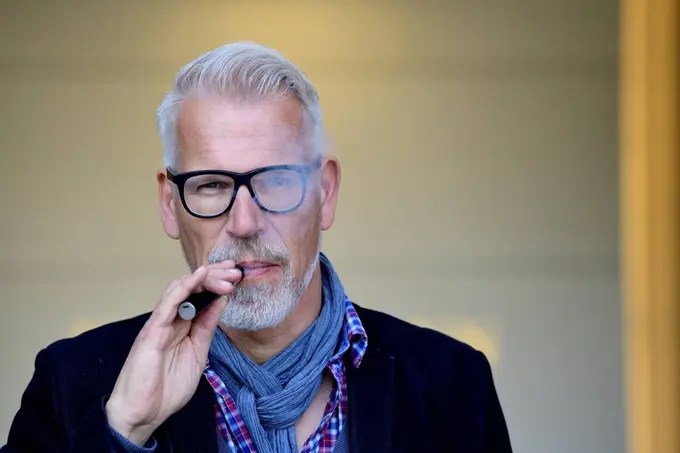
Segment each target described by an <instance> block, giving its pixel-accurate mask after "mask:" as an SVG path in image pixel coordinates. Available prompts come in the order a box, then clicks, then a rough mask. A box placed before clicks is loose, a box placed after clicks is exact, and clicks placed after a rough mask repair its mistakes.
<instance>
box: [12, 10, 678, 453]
mask: <svg viewBox="0 0 680 453" xmlns="http://www.w3.org/2000/svg"><path fill="white" fill-rule="evenodd" d="M632 3H635V2H632ZM660 3H663V4H666V5H670V4H671V3H673V2H670V1H667V0H664V1H661V2H660ZM669 8H670V7H669ZM672 11H677V9H675V10H672ZM667 12H668V11H666V13H667ZM621 17H622V11H621V6H620V5H619V3H618V2H617V1H613V0H598V1H591V0H588V1H586V0H516V1H514V2H501V1H487V2H480V1H472V0H469V1H468V0H460V1H459V0H456V1H444V0H441V1H436V0H421V1H418V2H416V1H390V2H388V1H372V2H361V1H349V0H348V1H342V2H330V1H325V2H323V1H322V2H319V1H316V2H312V1H302V0H295V1H287V2H282V1H269V2H264V1H249V2H245V1H222V2H218V1H193V2H191V3H189V2H179V1H157V0H153V1H152V0H147V1H144V2H133V1H121V0H119V1H117V2H91V1H90V2H88V1H72V0H68V1H67V0H62V1H60V2H40V1H7V0H5V1H2V2H0V97H1V99H2V102H1V103H0V125H1V126H0V128H1V133H0V168H1V169H2V178H0V194H1V195H0V196H1V197H2V198H1V200H2V206H1V207H2V210H1V211H2V222H1V224H0V228H1V230H0V271H1V272H0V307H1V308H2V317H0V340H1V341H0V343H1V344H2V350H1V351H0V383H1V384H2V385H1V386H0V439H1V441H0V444H2V442H4V439H5V437H4V436H6V433H7V431H8V429H9V425H10V423H11V420H12V418H13V416H14V414H15V413H16V410H17V409H18V407H19V402H20V397H21V394H22V392H23V390H24V389H25V387H26V385H27V383H28V381H29V379H30V376H31V374H32V372H33V360H34V358H35V355H36V353H37V352H38V351H39V350H40V348H42V347H44V346H46V345H47V344H49V343H51V342H53V341H55V340H57V339H60V338H64V337H68V336H72V335H76V334H78V333H80V332H82V331H83V330H86V329H90V328H93V327H96V326H98V325H101V324H104V323H107V322H111V321H114V320H118V319H122V318H125V317H131V316H134V315H136V314H139V313H141V312H145V311H148V310H150V309H151V308H152V307H153V305H154V304H155V302H156V300H157V298H158V296H159V294H160V293H161V291H162V290H163V288H164V287H165V285H166V284H167V282H168V280H170V279H172V278H175V277H176V276H178V275H180V274H182V273H184V272H185V264H184V261H183V258H182V255H181V251H180V248H179V245H178V244H177V243H176V242H173V241H171V240H170V239H168V238H167V237H166V236H165V235H164V233H163V231H162V229H161V225H160V221H159V218H158V208H157V199H156V182H155V179H154V176H155V171H156V170H157V169H159V168H160V167H161V165H162V161H161V154H162V150H161V144H160V140H159V138H158V136H157V133H156V126H155V118H154V115H155V109H156V108H157V106H158V104H159V102H160V101H161V99H162V98H163V96H164V95H165V93H166V92H167V91H168V90H169V89H170V88H171V84H172V81H173V78H174V75H175V72H176V71H177V70H178V69H179V68H180V66H181V65H183V64H185V63H187V62H189V61H190V60H192V59H193V58H195V57H196V56H198V55H199V54H201V53H203V52H204V51H206V50H208V49H211V48H214V47H217V46H220V45H222V44H225V43H227V42H229V41H233V40H254V41H258V42H260V43H262V44H265V45H270V46H273V47H275V48H277V49H278V50H280V51H281V52H283V53H284V54H285V55H286V56H287V57H288V58H290V59H291V60H292V61H293V62H294V63H296V64H297V65H298V66H299V67H300V68H301V69H302V70H303V71H305V72H306V73H307V74H308V75H309V76H310V78H311V79H312V82H313V83H314V84H315V85H316V87H317V89H318V91H319V93H320V96H321V103H322V108H323V109H324V115H325V122H326V128H327V130H328V132H329V134H330V136H331V139H332V143H333V149H332V153H333V154H335V155H336V156H338V158H339V159H340V162H341V165H342V169H343V181H342V187H341V192H340V204H339V207H338V215H337V220H336V224H335V225H334V227H333V228H332V229H331V230H330V231H329V232H328V233H327V234H326V235H325V237H324V251H325V253H327V254H328V256H329V257H330V258H331V260H333V262H334V264H335V266H336V267H337V269H338V271H339V273H340V276H341V277H342V279H343V281H344V284H345V286H346V288H347V289H348V292H349V294H350V297H351V298H352V299H353V300H354V301H356V302H357V303H359V304H361V305H364V306H366V307H370V308H374V309H378V310H382V311H386V312H389V313H391V314H394V315H396V316H398V317H401V318H403V319H406V320H409V321H412V322H415V323H418V324H420V325H427V326H430V327H434V328H436V329H438V330H441V331H443V332H445V333H448V334H450V335H452V336H455V337H457V338H459V339H461V340H463V341H466V342H468V343H470V344H471V345H473V346H474V347H476V348H478V349H480V350H482V351H483V352H485V353H486V354H487V356H488V357H489V359H490V360H491V363H492V366H493V369H494V374H495V378H496V381H497V387H498V392H499V395H500V398H501V401H502V404H503V407H504V410H505V415H506V418H507V422H508V426H509V429H510V433H511V437H512V441H513V444H514V447H515V449H516V451H518V452H525V453H546V452H551V453H553V452H554V453H571V452H602V453H609V452H611V453H619V452H623V451H626V449H628V450H629V451H633V446H634V445H643V444H642V443H640V441H639V438H636V437H634V435H632V434H630V432H629V431H630V430H627V429H626V426H627V425H626V424H627V423H628V424H629V425H628V426H629V427H630V426H632V428H630V429H633V428H635V426H638V427H639V426H642V425H636V424H635V422H631V419H630V418H629V419H628V422H627V421H626V420H627V415H626V414H627V408H630V407H631V406H630V404H628V403H631V401H630V399H629V398H633V399H635V396H632V397H631V395H632V393H631V392H634V390H630V387H629V390H626V388H627V387H626V382H627V380H626V376H629V377H630V376H632V374H634V373H635V370H638V368H630V367H629V368H628V374H627V372H626V369H627V368H626V366H627V364H629V362H628V361H627V359H626V358H627V357H628V356H627V355H626V351H627V349H626V344H627V343H626V342H627V340H630V338H628V337H626V331H625V326H626V325H627V324H626V319H629V318H627V317H626V316H627V315H626V313H632V312H631V311H630V310H629V311H627V308H626V307H627V305H626V303H625V302H626V298H625V297H624V296H625V294H624V293H623V291H624V290H625V289H626V288H628V289H631V287H627V286H626V285H625V284H624V283H625V282H624V280H623V278H624V277H625V272H626V269H628V268H626V267H625V261H624V260H623V258H624V257H625V255H624V254H623V253H622V251H621V250H622V249H621V247H620V246H621V244H622V243H624V242H625V239H626V237H624V236H622V233H621V232H622V231H625V230H622V223H621V221H622V219H624V220H625V218H624V217H623V216H624V214H625V211H624V212H622V210H621V206H622V204H621V203H622V199H621V197H620V194H621V193H622V191H624V189H625V182H626V181H625V180H622V179H621V178H622V176H621V175H624V178H625V177H627V176H625V175H626V173H625V172H622V170H621V169H622V168H623V167H624V166H625V162H624V160H623V158H622V156H624V157H625V156H626V154H625V152H624V151H625V149H624V148H625V146H624V145H625V143H623V142H622V140H621V138H622V135H621V134H620V129H619V124H620V122H619V120H620V112H621V109H622V107H623V106H624V105H623V103H622V99H623V100H625V99H626V98H625V97H623V98H622V97H621V96H620V91H621V86H622V83H623V82H625V81H623V80H621V77H620V74H621V73H620V68H621V67H622V65H623V63H624V62H622V60H621V58H620V56H621V54H620V49H621V39H620V36H622V33H621V28H620V27H621ZM629 17H632V16H630V15H629ZM636 17H638V16H636ZM644 18H648V16H644ZM631 20H632V19H631ZM645 20H646V19H645ZM676 23H677V22H676ZM645 24H646V25H644V26H645V27H646V28H645V30H648V29H649V28H650V27H649V26H648V23H647V22H645ZM650 42H652V41H649V40H645V41H644V45H642V47H641V51H644V49H648V48H649V46H648V45H649V43H650ZM662 48H663V46H662ZM675 49H677V46H676V47H675ZM643 55H646V54H643ZM631 67H632V66H631ZM644 67H646V66H644V64H643V65H642V68H644ZM645 80H646V81H649V80H651V79H645ZM676 85H677V83H676ZM646 86H648V87H649V86H650V85H649V84H647V85H646ZM661 97H664V96H661ZM676 99H677V98H676ZM643 104H644V103H643ZM644 106H648V104H644ZM644 106H643V107H644ZM643 113H644V112H643ZM657 113H659V112H658V111H657ZM631 118H632V119H631V121H633V119H634V118H633V117H632V116H631ZM656 118H657V121H656V122H655V123H654V124H657V125H658V124H659V121H658V118H659V117H658V116H657V117H656ZM671 129H675V126H673V127H671V128H670V129H668V130H669V134H672V132H670V131H671ZM645 131H649V129H648V128H647V129H645ZM625 137H627V136H624V141H625ZM644 137H648V135H644ZM673 137H676V136H673ZM633 138H634V137H633ZM631 140H632V141H634V140H633V139H631ZM626 143H627V142H626ZM636 143H638V142H636ZM640 143H641V142H640ZM640 143H638V144H640ZM674 143H675V142H674ZM643 144H644V143H643ZM675 149H676V148H675ZM676 150H677V149H676ZM675 162H677V159H676V160H675ZM662 167H664V166H663V165H662ZM636 168H637V167H636ZM645 168H646V167H645ZM657 169H658V167H657ZM675 175H676V176H677V173H675ZM631 177H633V178H634V175H633V176H631ZM643 179H644V178H643ZM652 179H653V178H652ZM645 181H648V182H649V181H650V178H646V179H645ZM675 181H676V180H675V179H672V178H671V183H675ZM671 187H675V186H673V185H672V184H671ZM623 206H625V205H623ZM665 215H668V214H665ZM630 216H631V217H630V218H647V217H645V215H644V214H642V217H639V216H638V215H635V214H631V215H630ZM656 218H658V215H657V217H656ZM669 222H670V223H669V224H668V225H669V226H670V227H672V226H673V225H677V222H676V221H675V220H669ZM673 222H675V223H673ZM640 228H644V225H643V226H641V227H640ZM664 228H669V227H664ZM636 231H639V230H634V231H633V233H635V232H636ZM645 231H647V230H645ZM664 231H665V230H664ZM645 234H646V233H645ZM643 236H644V234H643ZM645 237H647V236H645ZM674 237H675V236H674ZM665 244H666V245H667V246H668V247H671V246H674V245H673V244H675V245H677V242H675V243H672V242H671V243H669V242H665ZM662 249H663V250H662ZM644 250H647V249H644ZM655 250H657V252H658V253H662V254H663V253H667V252H665V251H664V250H670V248H668V249H665V248H664V247H661V249H659V247H657V248H656V249H655ZM646 256H647V255H646ZM674 257H676V255H672V256H671V258H670V259H671V260H672V259H675V258H674ZM647 259H648V260H653V259H654V256H652V257H651V258H650V257H649V256H647ZM672 263H677V261H672V262H671V264H672ZM671 269H672V268H671ZM675 270H677V267H676V268H675ZM622 272H623V273H622ZM640 272H643V271H640ZM671 280H672V279H671V277H670V276H666V280H664V281H665V282H666V283H667V284H669V285H670V286H667V287H670V288H671V293H667V294H665V296H664V297H665V299H664V300H665V301H669V300H672V299H673V298H674V297H675V295H677V292H675V293H673V292H672V291H673V288H675V287H674V286H673V284H672V283H668V282H669V281H671ZM645 281H646V282H647V283H649V282H650V280H645ZM632 288H633V289H636V288H637V289H639V287H637V286H635V287H632ZM645 288H648V286H647V287H645ZM643 289H644V288H643ZM636 294H638V295H639V296H641V297H639V298H638V299H635V300H638V301H639V300H648V299H646V298H645V297H644V296H645V294H644V291H642V292H639V291H638V293H636ZM631 303H632V302H631ZM645 303H646V302H643V305H637V307H641V308H640V309H641V310H643V311H642V312H636V313H638V314H639V313H646V312H645V311H644V310H646V308H645V307H647V306H646V305H645ZM654 313H656V315H657V316H660V317H661V318H664V317H666V318H667V317H668V316H664V315H663V313H666V314H667V313H668V312H658V311H657V312H654ZM660 313H661V314H660ZM636 319H638V320H639V319H640V318H636ZM641 322H642V321H641ZM644 322H647V321H644ZM645 326H647V327H648V329H652V327H650V326H652V325H651V324H645ZM645 332H646V334H649V330H647V331H645ZM645 332H643V333H642V334H643V335H644V334H645ZM673 332H675V333H676V334H677V329H676V330H674V331H671V333H673ZM659 341H667V340H659ZM635 344H638V343H635ZM650 348H651V347H650ZM650 348H647V349H645V351H651V350H652V349H650ZM654 350H655V349H654ZM643 353H644V351H643ZM645 357H646V356H645ZM636 363H637V365H640V364H642V368H644V369H646V370H647V371H649V368H645V367H647V366H648V364H646V363H645V362H644V359H642V361H641V362H636ZM656 363H657V365H658V362H656ZM663 363H667V362H663ZM672 363H677V362H672ZM637 365H636V367H637ZM649 366H651V365H649ZM631 373H632V374H631ZM649 374H650V373H648V374H647V375H646V376H647V378H649ZM651 374H653V373H651ZM673 376H677V374H675V375H673ZM635 382H639V381H635ZM645 382H647V381H645ZM669 382H670V381H669ZM643 384H644V383H643ZM631 385H633V384H631ZM648 387H649V388H651V385H649V386H648ZM648 387H644V389H643V390H641V392H642V393H644V392H645V391H646V390H648ZM669 388H675V387H669ZM638 394H639V393H637V394H635V395H638ZM647 396H649V395H647ZM666 397H668V394H666ZM650 398H651V397H650ZM657 400H658V398H657ZM645 401H647V400H645ZM658 402H659V401H657V403H658ZM631 404H632V403H631ZM650 404H652V403H650ZM652 406H653V404H652ZM645 407H646V409H648V410H650V411H651V409H650V407H651V406H650V407H647V406H645ZM647 413H651V412H644V411H643V412H642V413H641V412H638V411H636V414H638V415H639V416H641V415H644V414H647ZM631 417H632V416H631ZM650 417H651V416H650ZM645 420H646V421H648V422H649V421H650V420H651V422H649V423H651V425H652V426H654V423H653V422H654V420H657V421H658V419H654V418H653V417H651V418H649V420H647V419H645ZM675 420H677V418H676V419H675ZM645 426H647V425H645ZM650 429H652V430H653V429H654V428H653V427H652V428H650ZM627 432H628V433H627ZM651 437H654V436H651ZM651 437H650V438H651ZM635 442H638V443H635ZM633 444H634V445H633ZM645 445H646V444H645ZM650 445H651V444H650ZM635 451H636V452H637V451H639V452H642V451H650V452H651V451H657V452H658V451H662V450H660V449H656V450H642V449H635ZM663 451H666V450H663ZM668 451H670V450H668Z"/></svg>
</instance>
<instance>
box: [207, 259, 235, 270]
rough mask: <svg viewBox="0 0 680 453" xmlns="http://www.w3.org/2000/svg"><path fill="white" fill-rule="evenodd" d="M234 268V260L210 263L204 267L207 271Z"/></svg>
mask: <svg viewBox="0 0 680 453" xmlns="http://www.w3.org/2000/svg"><path fill="white" fill-rule="evenodd" d="M234 266H236V262H235V261H234V260H226V261H220V262H219V263H210V264H208V265H206V267H207V268H208V269H213V268H215V269H220V268H222V269H233V268H234Z"/></svg>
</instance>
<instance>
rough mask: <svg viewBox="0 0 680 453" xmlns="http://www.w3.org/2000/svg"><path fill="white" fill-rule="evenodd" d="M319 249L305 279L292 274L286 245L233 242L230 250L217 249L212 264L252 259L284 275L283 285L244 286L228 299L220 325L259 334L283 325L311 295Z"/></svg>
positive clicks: (218, 247)
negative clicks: (270, 264) (278, 268)
mask: <svg viewBox="0 0 680 453" xmlns="http://www.w3.org/2000/svg"><path fill="white" fill-rule="evenodd" d="M320 251H321V236H319V245H318V247H317V251H316V253H315V254H314V258H312V260H311V262H310V263H309V265H308V266H307V269H306V270H305V273H304V275H303V276H302V278H297V279H296V278H295V277H294V276H293V273H292V266H291V261H290V253H289V252H288V249H286V248H285V246H284V245H283V244H280V245H278V244H277V245H266V244H262V243H260V242H259V240H257V239H236V240H232V243H231V244H230V245H229V246H217V247H215V248H214V249H213V250H212V251H211V252H210V254H209V255H208V262H209V263H219V262H222V261H226V260H230V259H231V260H234V261H239V260H240V259H242V258H244V257H246V256H248V257H249V258H251V259H256V260H263V261H272V262H275V263H278V264H279V265H280V266H281V269H282V271H283V279H282V281H281V282H279V283H275V284H273V283H267V282H265V283H240V284H237V285H236V286H235V287H234V291H233V292H232V293H231V294H229V295H226V296H223V297H225V298H226V299H227V305H226V307H225V309H224V311H223V312H222V314H221V315H220V323H221V324H222V325H224V326H226V327H230V328H233V329H237V330H246V331H258V330H263V329H267V328H270V327H274V326H276V325H278V324H280V323H281V322H282V321H283V320H284V319H286V317H288V315H289V314H290V313H291V312H292V311H293V309H294V308H295V307H296V305H297V303H298V301H299V300H300V297H302V295H303V294H304V293H305V291H307V288H308V287H309V283H310V282H311V280H312V277H313V275H314V271H315V270H316V267H317V266H318V264H319V253H320Z"/></svg>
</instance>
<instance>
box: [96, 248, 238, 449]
mask: <svg viewBox="0 0 680 453" xmlns="http://www.w3.org/2000/svg"><path fill="white" fill-rule="evenodd" d="M234 264H235V263H234V262H233V261H226V262H224V263H219V264H211V265H208V266H204V267H201V268H199V269H197V270H196V271H195V272H194V273H193V274H191V275H188V276H185V277H183V278H180V279H178V280H175V281H173V282H171V283H170V284H169V285H168V287H167V288H166V290H165V292H164V293H163V296H162V297H161V299H160V300H159V302H158V304H157V305H156V307H155V309H154V311H153V313H152V314H151V316H150V318H149V319H148V321H147V322H146V324H145V326H144V327H143V328H142V330H141V331H140V332H139V335H138V336H137V338H136V340H135V342H134V344H133V345H132V348H131V349H130V353H129V355H128V357H127V360H126V361H125V365H123V369H122V370H121V372H120V375H119V376H118V380H117V381H116V385H115V386H114V389H113V393H112V394H111V397H110V398H109V400H108V402H107V404H106V415H107V417H108V420H109V425H110V426H111V428H113V429H115V430H116V431H118V432H119V433H120V434H122V435H123V436H124V437H125V438H127V439H128V440H130V441H131V442H133V443H136V444H138V445H143V444H144V443H145V442H146V441H147V440H148V439H149V438H150V437H151V434H152V433H153V432H154V430H156V428H158V427H159V426H160V425H161V424H162V423H163V422H164V421H165V420H167V418H168V417H170V416H171V415H172V414H174V413H175V412H177V411H178V410H180V409H181V408H182V407H184V405H186V404H187V402H189V400H190V399H191V397H192V396H193V395H194V393H195V392H196V388H197V387H198V383H199V381H200V379H201V375H202V373H203V370H204V369H205V364H206V360H207V358H208V350H209V348H210V343H211V341H212V338H213V335H214V334H215V329H216V328H217V324H218V322H219V318H220V314H221V313H222V311H223V310H224V307H225V305H226V302H225V300H224V298H222V297H221V298H219V299H218V300H216V301H215V302H213V303H211V304H210V305H209V306H208V307H207V308H206V309H205V310H203V311H202V312H201V313H200V314H199V315H198V316H197V317H196V318H195V319H194V320H193V321H185V320H183V319H182V318H180V317H179V316H177V308H178V307H179V305H180V304H181V303H182V302H184V300H186V299H187V297H189V295H190V294H191V293H195V292H200V291H203V290H208V291H212V292H214V293H216V294H220V295H225V294H229V293H231V292H232V291H233V284H232V283H231V282H237V281H238V280H239V279H240V278H241V273H240V271H239V270H238V269H234Z"/></svg>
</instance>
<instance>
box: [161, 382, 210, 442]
mask: <svg viewBox="0 0 680 453" xmlns="http://www.w3.org/2000/svg"><path fill="white" fill-rule="evenodd" d="M214 402H215V395H214V393H213V390H212V387H210V384H209V383H208V381H206V380H205V379H204V378H201V381H200V383H199V384H198V388H197V389H196V393H195V394H194V396H193V398H191V400H189V402H188V403H187V405H186V406H184V408H182V409H181V410H179V411H178V412H177V413H176V414H174V415H173V416H171V417H170V418H169V419H168V420H167V428H166V429H167V437H168V438H169V439H170V442H171V447H170V448H168V449H167V451H171V452H172V453H217V436H218V431H217V420H216V418H215V409H214ZM160 451H166V450H165V449H162V450H160Z"/></svg>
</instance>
